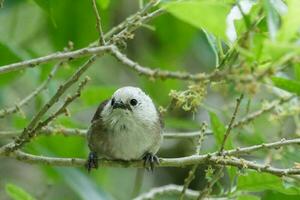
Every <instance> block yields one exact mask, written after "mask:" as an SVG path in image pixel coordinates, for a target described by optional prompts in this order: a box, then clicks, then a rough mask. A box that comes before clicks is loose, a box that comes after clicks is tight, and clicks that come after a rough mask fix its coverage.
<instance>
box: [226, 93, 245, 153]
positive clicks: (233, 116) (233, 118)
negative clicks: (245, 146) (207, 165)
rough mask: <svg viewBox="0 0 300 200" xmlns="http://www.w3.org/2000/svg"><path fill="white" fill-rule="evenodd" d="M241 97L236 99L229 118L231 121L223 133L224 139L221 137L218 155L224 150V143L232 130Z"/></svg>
mask: <svg viewBox="0 0 300 200" xmlns="http://www.w3.org/2000/svg"><path fill="white" fill-rule="evenodd" d="M243 97H244V95H243V94H241V96H240V97H239V98H237V100H236V106H235V109H234V112H233V114H232V117H231V120H230V122H229V124H228V126H227V129H226V132H225V135H224V137H223V141H222V144H221V148H220V153H221V154H222V152H223V150H224V147H225V143H226V141H227V138H228V136H229V134H230V132H231V129H232V127H233V123H234V120H235V118H236V115H237V112H238V110H239V106H240V104H241V101H242V99H243Z"/></svg>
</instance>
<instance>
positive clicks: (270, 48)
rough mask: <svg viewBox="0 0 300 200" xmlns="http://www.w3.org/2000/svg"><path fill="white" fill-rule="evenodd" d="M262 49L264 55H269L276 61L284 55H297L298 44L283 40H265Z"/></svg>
mask: <svg viewBox="0 0 300 200" xmlns="http://www.w3.org/2000/svg"><path fill="white" fill-rule="evenodd" d="M263 51H264V56H265V57H269V58H271V59H273V60H274V61H276V60H279V59H280V58H281V57H283V56H285V55H290V56H293V55H299V54H300V46H299V45H296V44H290V43H285V42H270V41H268V40H266V41H265V43H264V49H263Z"/></svg>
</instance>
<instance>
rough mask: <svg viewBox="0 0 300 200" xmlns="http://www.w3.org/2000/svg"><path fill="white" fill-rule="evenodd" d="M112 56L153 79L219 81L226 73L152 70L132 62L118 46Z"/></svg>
mask: <svg viewBox="0 0 300 200" xmlns="http://www.w3.org/2000/svg"><path fill="white" fill-rule="evenodd" d="M111 54H112V55H113V56H114V57H115V58H116V59H117V60H119V61H120V62H121V63H123V64H124V65H126V66H128V67H129V68H130V69H133V70H134V71H137V72H138V73H139V74H141V75H145V76H149V77H151V78H160V79H166V78H169V79H180V80H190V81H203V80H212V81H214V80H218V79H219V78H221V77H222V76H224V73H222V72H220V71H215V72H213V73H211V74H208V75H207V74H205V73H199V74H195V75H194V74H189V73H182V72H170V71H164V70H159V69H158V68H157V69H151V68H149V67H143V66H141V65H139V64H138V63H136V62H134V61H132V60H130V59H129V58H128V57H127V56H126V55H124V54H122V53H121V52H120V51H119V49H118V48H117V47H116V46H112V48H111Z"/></svg>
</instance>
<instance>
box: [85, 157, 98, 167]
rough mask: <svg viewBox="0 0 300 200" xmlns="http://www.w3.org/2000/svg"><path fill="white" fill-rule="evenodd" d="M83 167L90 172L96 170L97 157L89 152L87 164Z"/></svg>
mask: <svg viewBox="0 0 300 200" xmlns="http://www.w3.org/2000/svg"><path fill="white" fill-rule="evenodd" d="M85 167H86V169H87V170H88V172H90V171H91V170H92V168H95V169H97V168H98V156H97V154H96V153H95V152H90V154H89V157H88V159H87V162H86V163H85Z"/></svg>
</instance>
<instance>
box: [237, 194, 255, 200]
mask: <svg viewBox="0 0 300 200" xmlns="http://www.w3.org/2000/svg"><path fill="white" fill-rule="evenodd" d="M259 199H260V197H258V196H255V195H250V194H242V195H239V197H238V198H237V200H259Z"/></svg>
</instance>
